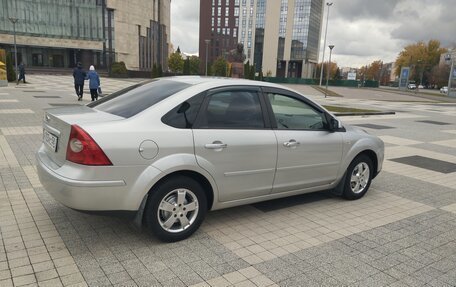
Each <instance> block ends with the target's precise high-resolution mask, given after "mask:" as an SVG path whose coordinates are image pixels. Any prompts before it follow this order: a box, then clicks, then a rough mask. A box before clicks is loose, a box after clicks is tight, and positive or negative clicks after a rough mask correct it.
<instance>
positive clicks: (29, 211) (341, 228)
mask: <svg viewBox="0 0 456 287" xmlns="http://www.w3.org/2000/svg"><path fill="white" fill-rule="evenodd" d="M103 80H104V81H103V82H104V83H105V85H106V86H105V87H106V88H105V91H106V92H108V93H109V92H112V91H115V90H118V89H120V88H122V87H125V86H128V85H130V84H131V83H133V82H128V81H124V80H116V79H103ZM30 81H31V82H32V83H36V85H35V84H30V85H27V86H24V87H27V90H28V91H29V92H27V93H24V92H23V91H22V90H23V89H15V88H14V87H13V88H11V87H8V88H5V89H2V99H1V100H0V102H1V105H0V286H2V287H3V286H12V285H13V283H14V284H18V285H25V286H27V285H29V284H38V285H39V286H63V285H68V286H71V285H74V284H75V285H77V286H85V285H88V286H105V285H108V286H110V285H119V286H125V285H131V286H134V285H135V284H136V285H138V286H186V285H193V284H197V285H198V284H200V285H201V286H210V285H209V284H210V283H213V284H214V285H216V286H224V285H225V284H229V285H234V286H257V285H260V286H261V285H267V284H269V283H270V284H271V285H272V284H274V283H277V284H278V285H280V286H293V285H296V286H303V285H309V286H312V285H322V286H341V285H346V284H353V285H354V286H375V285H381V286H384V285H387V284H390V285H391V286H407V285H408V286H421V285H425V284H428V285H429V286H445V284H447V285H451V284H453V285H454V282H456V271H454V270H456V267H455V265H456V263H455V260H454V258H456V220H455V219H456V207H455V204H456V188H455V187H456V178H455V177H454V173H450V174H447V175H446V174H439V173H437V172H434V171H428V170H425V169H421V168H417V167H413V166H407V165H404V164H400V163H395V162H393V161H391V160H390V159H393V158H397V157H404V156H415V155H419V156H423V157H429V158H433V159H437V160H445V161H455V160H456V148H455V147H454V134H455V133H456V129H454V128H453V126H451V125H446V126H443V128H442V126H433V132H432V133H429V132H428V131H427V130H424V129H423V128H422V125H423V123H419V122H417V121H418V120H429V119H432V120H434V121H440V122H446V123H454V122H456V120H455V114H454V110H453V109H454V107H451V106H444V105H443V106H439V110H438V113H437V112H436V111H435V110H432V111H431V110H430V109H432V106H429V105H428V104H422V103H417V104H410V103H397V102H396V103H393V102H379V101H375V100H371V99H363V100H359V99H356V100H354V99H352V98H349V97H348V98H347V97H346V98H343V104H345V105H350V104H353V105H362V106H363V107H374V106H375V107H379V106H380V105H382V106H383V107H385V109H391V110H397V111H398V113H397V114H396V115H394V116H373V117H366V118H359V117H344V118H342V120H343V121H344V122H348V123H353V124H360V125H363V124H364V125H365V124H376V125H381V126H389V127H394V128H392V129H382V130H378V129H374V130H373V129H369V127H367V129H368V130H369V132H371V133H374V134H377V135H379V136H380V137H382V138H383V139H384V140H385V142H386V160H385V163H384V167H383V169H384V170H383V172H382V173H381V174H380V175H379V176H378V177H377V178H376V179H375V180H374V181H373V184H372V187H371V191H370V192H369V193H368V194H367V195H366V197H364V198H363V199H361V200H358V201H353V202H348V201H343V200H340V199H338V198H334V197H331V196H326V195H325V196H317V197H315V196H313V195H304V196H302V197H298V198H296V199H293V201H294V202H293V204H289V203H288V204H284V202H286V200H283V201H276V202H277V203H276V204H275V205H274V206H272V207H271V206H269V207H268V208H260V206H259V205H258V206H243V207H236V208H232V209H228V210H221V211H216V212H211V213H209V215H208V216H207V220H206V221H205V223H204V224H203V226H202V227H201V229H200V230H199V231H198V232H197V233H196V234H195V235H194V236H192V237H191V238H190V239H188V240H186V241H184V242H180V243H174V244H172V245H164V244H161V243H159V242H157V240H156V239H154V238H151V237H150V236H149V235H148V234H147V233H140V232H137V231H135V230H134V229H132V228H131V227H130V225H129V223H128V222H126V221H123V220H119V219H115V218H107V217H97V216H90V215H85V214H81V213H78V212H75V211H72V210H69V209H67V208H65V207H63V206H61V205H60V204H58V203H56V202H55V201H54V200H53V199H52V198H51V197H50V196H49V194H47V192H46V191H45V190H44V189H43V187H42V186H41V183H40V182H39V180H38V176H37V174H36V168H35V166H34V165H35V155H34V153H35V151H36V149H37V148H38V147H39V145H40V143H41V137H42V135H41V120H42V114H43V111H42V109H43V108H47V107H50V105H49V103H63V104H66V103H75V102H76V101H75V97H74V91H73V87H72V79H71V76H38V75H30ZM43 81H45V82H46V83H47V84H46V85H39V83H40V82H43ZM38 86H40V87H39V89H40V90H45V91H46V93H47V94H49V95H50V96H53V95H56V92H55V91H58V92H57V94H58V96H59V98H36V97H34V95H35V94H34V93H33V89H35V90H36V88H37V87H38ZM20 87H22V85H21V86H20ZM3 91H5V92H4V93H3ZM311 97H312V98H315V99H317V100H318V101H319V102H320V103H323V104H324V103H331V104H334V102H338V101H341V100H342V99H334V98H327V99H325V98H323V97H322V96H321V95H319V94H315V95H311ZM434 109H435V108H434ZM430 113H432V114H430ZM306 198H307V199H308V198H314V199H316V200H314V201H312V202H310V203H309V202H308V201H306ZM302 199H304V200H302ZM264 206H266V205H264ZM257 207H258V208H257ZM255 278H257V279H255ZM255 280H256V281H255ZM37 282H38V283H37Z"/></svg>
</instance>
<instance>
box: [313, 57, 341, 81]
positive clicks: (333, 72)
mask: <svg viewBox="0 0 456 287" xmlns="http://www.w3.org/2000/svg"><path fill="white" fill-rule="evenodd" d="M328 63H329V62H324V63H323V79H324V80H326V75H327V73H328V72H327V71H328V70H327V69H328ZM337 69H338V66H337V63H336V62H333V61H331V67H330V69H329V79H330V80H331V79H335V78H336V75H337ZM320 71H321V63H318V64H317V70H316V72H317V76H318V78H317V79H319V78H320V77H319V76H320Z"/></svg>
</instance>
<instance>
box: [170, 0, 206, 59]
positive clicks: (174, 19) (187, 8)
mask: <svg viewBox="0 0 456 287" xmlns="http://www.w3.org/2000/svg"><path fill="white" fill-rule="evenodd" d="M198 39H199V1H194V0H192V1H189V0H172V1H171V43H172V44H173V45H174V48H175V49H177V47H178V46H179V47H180V48H181V51H182V52H186V53H190V54H194V53H198Z"/></svg>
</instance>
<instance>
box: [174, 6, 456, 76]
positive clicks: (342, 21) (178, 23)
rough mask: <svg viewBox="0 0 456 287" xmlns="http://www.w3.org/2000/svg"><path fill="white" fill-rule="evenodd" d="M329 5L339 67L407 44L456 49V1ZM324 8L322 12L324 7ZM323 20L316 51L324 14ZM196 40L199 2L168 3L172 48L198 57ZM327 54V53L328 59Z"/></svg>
mask: <svg viewBox="0 0 456 287" xmlns="http://www.w3.org/2000/svg"><path fill="white" fill-rule="evenodd" d="M268 1H278V0H268ZM288 1H293V0H288ZM328 1H329V2H333V3H334V4H333V5H332V6H331V8H330V15H329V27H328V37H327V45H329V44H334V45H335V48H334V50H333V53H332V57H333V59H334V61H336V62H338V64H339V65H340V66H351V67H359V66H363V65H367V64H370V63H371V62H372V61H374V60H379V59H380V60H382V61H384V62H391V61H394V60H395V59H396V57H397V56H398V54H399V53H400V52H401V51H402V49H403V48H404V47H405V46H406V45H408V44H411V43H416V42H418V41H424V42H428V41H429V40H432V39H435V40H439V41H440V42H441V44H442V46H443V47H450V46H454V45H456V38H455V37H454V36H455V35H456V17H455V16H454V11H455V7H456V0H328ZM324 8H325V9H324V11H325V13H326V11H327V7H326V5H324ZM322 20H323V22H324V23H323V27H322V28H323V30H322V37H321V38H322V39H321V45H320V47H322V45H323V36H324V24H325V23H326V14H324V16H323V19H322ZM198 38H199V1H195V0H172V1H171V40H172V43H173V45H174V47H176V48H177V46H180V48H181V50H182V51H184V52H188V53H198V44H199V43H198ZM328 53H329V49H328V48H327V50H326V53H325V59H326V60H327V59H328V56H329V55H328ZM319 60H321V55H320V59H319Z"/></svg>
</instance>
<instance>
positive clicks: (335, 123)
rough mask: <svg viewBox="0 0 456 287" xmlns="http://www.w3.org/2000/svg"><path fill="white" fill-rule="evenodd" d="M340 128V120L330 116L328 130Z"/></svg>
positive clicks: (332, 130)
mask: <svg viewBox="0 0 456 287" xmlns="http://www.w3.org/2000/svg"><path fill="white" fill-rule="evenodd" d="M340 128H342V124H341V122H340V121H339V120H337V119H335V118H333V117H331V118H330V120H329V130H330V131H331V132H334V131H337V130H339V129H340Z"/></svg>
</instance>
